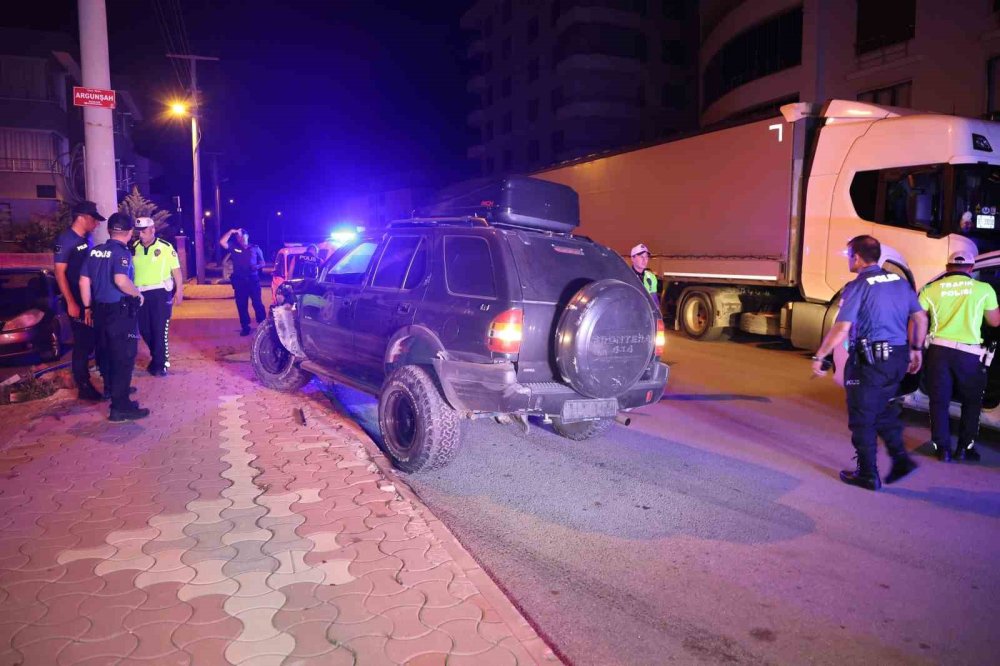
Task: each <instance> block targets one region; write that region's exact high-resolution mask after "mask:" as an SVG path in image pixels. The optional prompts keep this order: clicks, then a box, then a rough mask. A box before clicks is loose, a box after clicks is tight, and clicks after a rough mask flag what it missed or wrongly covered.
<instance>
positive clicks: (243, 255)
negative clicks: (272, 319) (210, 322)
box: [219, 229, 267, 336]
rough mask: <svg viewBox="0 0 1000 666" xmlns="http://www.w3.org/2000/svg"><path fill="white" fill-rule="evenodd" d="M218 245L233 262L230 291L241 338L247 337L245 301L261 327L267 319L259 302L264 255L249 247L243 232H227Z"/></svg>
mask: <svg viewBox="0 0 1000 666" xmlns="http://www.w3.org/2000/svg"><path fill="white" fill-rule="evenodd" d="M219 245H221V246H222V247H223V248H225V249H226V250H227V251H228V252H229V256H230V257H231V258H232V260H233V275H232V278H231V280H232V283H233V292H234V294H235V298H236V310H237V312H239V315H240V335H243V336H246V335H250V311H249V308H248V307H247V300H248V299H249V300H250V301H251V302H252V303H253V312H254V315H255V316H256V317H257V323H258V324H260V323H261V322H263V321H264V320H265V319H267V311H266V310H265V309H264V302H263V301H261V300H260V277H259V275H260V273H259V271H260V269H261V268H263V255H262V254H261V252H260V248H258V247H256V246H250V244H249V235H248V234H246V233H245V232H244V231H243V230H242V229H230V230H229V231H227V232H226V233H225V235H223V237H222V238H220V239H219Z"/></svg>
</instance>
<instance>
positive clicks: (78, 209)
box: [73, 201, 106, 222]
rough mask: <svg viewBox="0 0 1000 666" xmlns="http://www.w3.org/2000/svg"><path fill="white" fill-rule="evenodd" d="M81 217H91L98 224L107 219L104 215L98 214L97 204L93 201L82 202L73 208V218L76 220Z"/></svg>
mask: <svg viewBox="0 0 1000 666" xmlns="http://www.w3.org/2000/svg"><path fill="white" fill-rule="evenodd" d="M80 215H89V216H91V217H92V218H94V219H95V220H97V221H98V222H103V221H104V220H105V219H106V218H105V217H104V216H103V215H101V214H100V213H98V212H97V204H95V203H94V202H93V201H81V202H80V203H78V204H76V205H75V206H73V218H74V219H76V218H77V217H79V216H80Z"/></svg>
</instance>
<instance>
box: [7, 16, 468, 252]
mask: <svg viewBox="0 0 1000 666" xmlns="http://www.w3.org/2000/svg"><path fill="white" fill-rule="evenodd" d="M18 4H19V5H20V4H22V3H18ZM38 4H40V5H45V6H44V7H42V8H37V9H36V8H32V7H27V8H25V7H19V8H17V9H14V10H9V9H5V11H4V15H3V16H2V17H0V22H2V23H3V24H4V25H8V26H12V27H27V28H34V29H42V30H54V31H61V32H65V33H67V34H70V35H72V36H74V37H78V24H77V16H76V2H75V1H74V0H56V1H55V2H52V1H49V2H43V3H38ZM469 5H470V0H433V2H416V1H413V0H380V1H378V2H373V1H371V0H367V1H365V0H311V1H310V0H283V1H282V2H280V3H279V2H264V1H256V0H107V9H108V23H109V40H110V49H111V68H112V75H113V76H126V77H128V87H129V89H130V90H131V91H132V92H133V95H134V97H135V98H136V100H137V102H138V103H139V104H140V106H142V107H143V110H144V113H145V114H146V118H145V122H144V124H143V126H142V127H141V128H139V129H138V131H137V143H138V145H139V148H140V150H141V151H142V152H143V153H144V154H146V155H148V156H149V157H151V158H153V159H155V160H157V161H158V162H159V163H160V165H161V166H162V168H163V171H164V175H163V177H162V178H160V179H159V180H157V181H156V183H155V185H156V186H158V190H159V191H158V192H157V193H156V194H157V195H159V196H158V198H160V197H163V198H166V199H169V197H170V196H171V195H173V194H180V195H182V196H183V197H184V200H185V212H186V213H187V214H188V215H190V209H191V208H190V198H191V185H190V183H191V164H190V162H191V160H190V154H191V153H190V130H189V126H188V125H187V124H186V123H181V122H179V121H176V120H169V119H164V118H163V117H162V114H161V113H160V110H161V109H162V108H163V105H162V102H164V101H165V100H167V99H169V98H170V97H172V96H174V95H176V94H177V93H178V92H179V91H180V90H181V88H182V83H183V85H184V86H186V85H188V82H189V81H188V77H187V70H186V68H184V67H183V66H182V72H181V76H180V77H179V76H178V73H177V72H176V71H175V69H174V66H173V65H172V64H171V62H170V61H168V60H167V59H166V58H165V57H164V54H165V53H166V52H168V51H169V50H174V51H178V50H180V51H184V50H186V49H185V46H187V47H188V48H189V49H190V51H189V52H190V53H194V54H198V55H207V56H216V57H219V58H221V61H220V62H217V63H215V62H201V63H199V64H198V80H199V87H200V88H202V90H203V91H204V93H203V104H204V107H203V114H204V120H203V132H204V144H203V150H205V151H219V152H221V153H223V155H222V157H221V158H220V160H221V161H220V166H221V169H222V171H223V177H224V178H228V182H226V183H224V185H223V198H224V199H228V198H230V197H232V198H234V199H235V200H236V206H235V210H234V211H226V210H224V211H223V212H224V216H223V217H224V220H223V226H224V227H225V228H228V227H230V226H233V224H234V223H235V222H237V221H238V222H239V224H240V225H242V226H247V227H249V228H250V229H251V230H262V229H263V222H262V218H263V216H267V215H272V216H273V215H274V212H275V211H277V210H281V211H283V216H282V218H281V219H282V221H283V223H284V224H287V225H288V236H289V237H294V236H298V235H301V234H303V233H309V232H310V231H311V232H314V233H323V232H325V231H327V230H328V229H329V228H330V226H332V225H333V224H335V223H336V222H338V221H339V220H338V208H339V206H340V205H341V203H342V202H343V200H344V198H345V197H347V196H349V195H350V194H352V193H355V192H359V191H363V188H364V187H365V185H366V184H367V183H369V182H371V179H372V178H375V179H377V181H378V182H386V181H388V182H390V183H394V182H400V181H401V182H403V183H404V184H405V183H406V182H407V181H406V178H407V176H408V174H413V173H414V172H416V173H418V174H421V175H422V176H424V177H426V176H428V175H429V176H431V178H432V179H436V180H438V181H440V182H447V181H450V180H457V179H461V178H463V177H466V176H467V175H471V174H467V173H465V170H466V169H467V167H466V164H465V161H464V153H465V149H466V146H467V136H468V131H467V129H466V127H465V117H466V115H467V114H468V112H469V110H470V107H469V102H468V96H467V93H466V92H465V83H466V79H465V77H464V74H463V69H462V68H463V66H464V63H463V59H464V46H463V39H462V35H461V32H460V31H459V28H458V22H459V19H460V17H461V14H462V12H463V11H464V10H465V9H466V8H467V7H468V6H469ZM53 7H56V10H55V11H54V10H53ZM59 8H61V9H62V11H59V10H58V9H59ZM178 10H179V11H180V14H181V15H182V16H183V24H184V28H185V38H184V39H183V41H182V37H181V32H180V28H179V22H178V20H177V12H178ZM164 24H166V26H167V28H166V29H167V31H168V33H169V35H170V37H169V39H170V41H171V42H172V43H170V44H168V41H167V38H165V37H164V34H163V33H164ZM179 78H180V79H182V80H179ZM210 165H211V162H210V158H208V157H207V156H203V158H202V176H203V179H204V181H205V185H206V187H205V201H206V208H208V207H210V203H209V202H210V198H209V197H210V196H211V191H210V189H209V186H210V183H211V180H210V174H211V171H210ZM227 215H228V217H227ZM275 219H276V218H275ZM261 233H262V231H261ZM274 233H275V231H274V227H272V234H274ZM258 238H259V239H261V240H262V237H261V236H258Z"/></svg>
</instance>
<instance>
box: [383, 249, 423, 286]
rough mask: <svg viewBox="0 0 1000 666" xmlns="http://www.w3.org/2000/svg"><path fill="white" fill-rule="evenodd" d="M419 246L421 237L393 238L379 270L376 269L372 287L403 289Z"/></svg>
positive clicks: (384, 253) (385, 251)
mask: <svg viewBox="0 0 1000 666" xmlns="http://www.w3.org/2000/svg"><path fill="white" fill-rule="evenodd" d="M419 244H420V236H393V237H392V238H390V239H389V242H388V243H387V244H386V246H385V250H384V251H383V252H382V258H381V259H380V260H379V262H378V268H376V269H375V276H374V277H373V278H372V286H373V287H380V288H383V289H399V288H400V287H402V286H403V280H404V278H405V277H406V273H407V270H408V269H409V268H410V264H411V263H412V261H413V255H414V252H415V251H416V249H417V246H418V245H419Z"/></svg>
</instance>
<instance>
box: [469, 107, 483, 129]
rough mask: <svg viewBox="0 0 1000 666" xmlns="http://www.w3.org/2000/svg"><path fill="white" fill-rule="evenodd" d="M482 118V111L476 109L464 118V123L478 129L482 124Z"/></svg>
mask: <svg viewBox="0 0 1000 666" xmlns="http://www.w3.org/2000/svg"><path fill="white" fill-rule="evenodd" d="M484 117H485V114H484V113H483V110H482V109H476V110H475V111H473V112H472V113H470V114H469V115H468V116H467V117H466V119H465V122H466V123H467V124H468V125H471V126H472V127H480V126H482V124H483V120H484Z"/></svg>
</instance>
